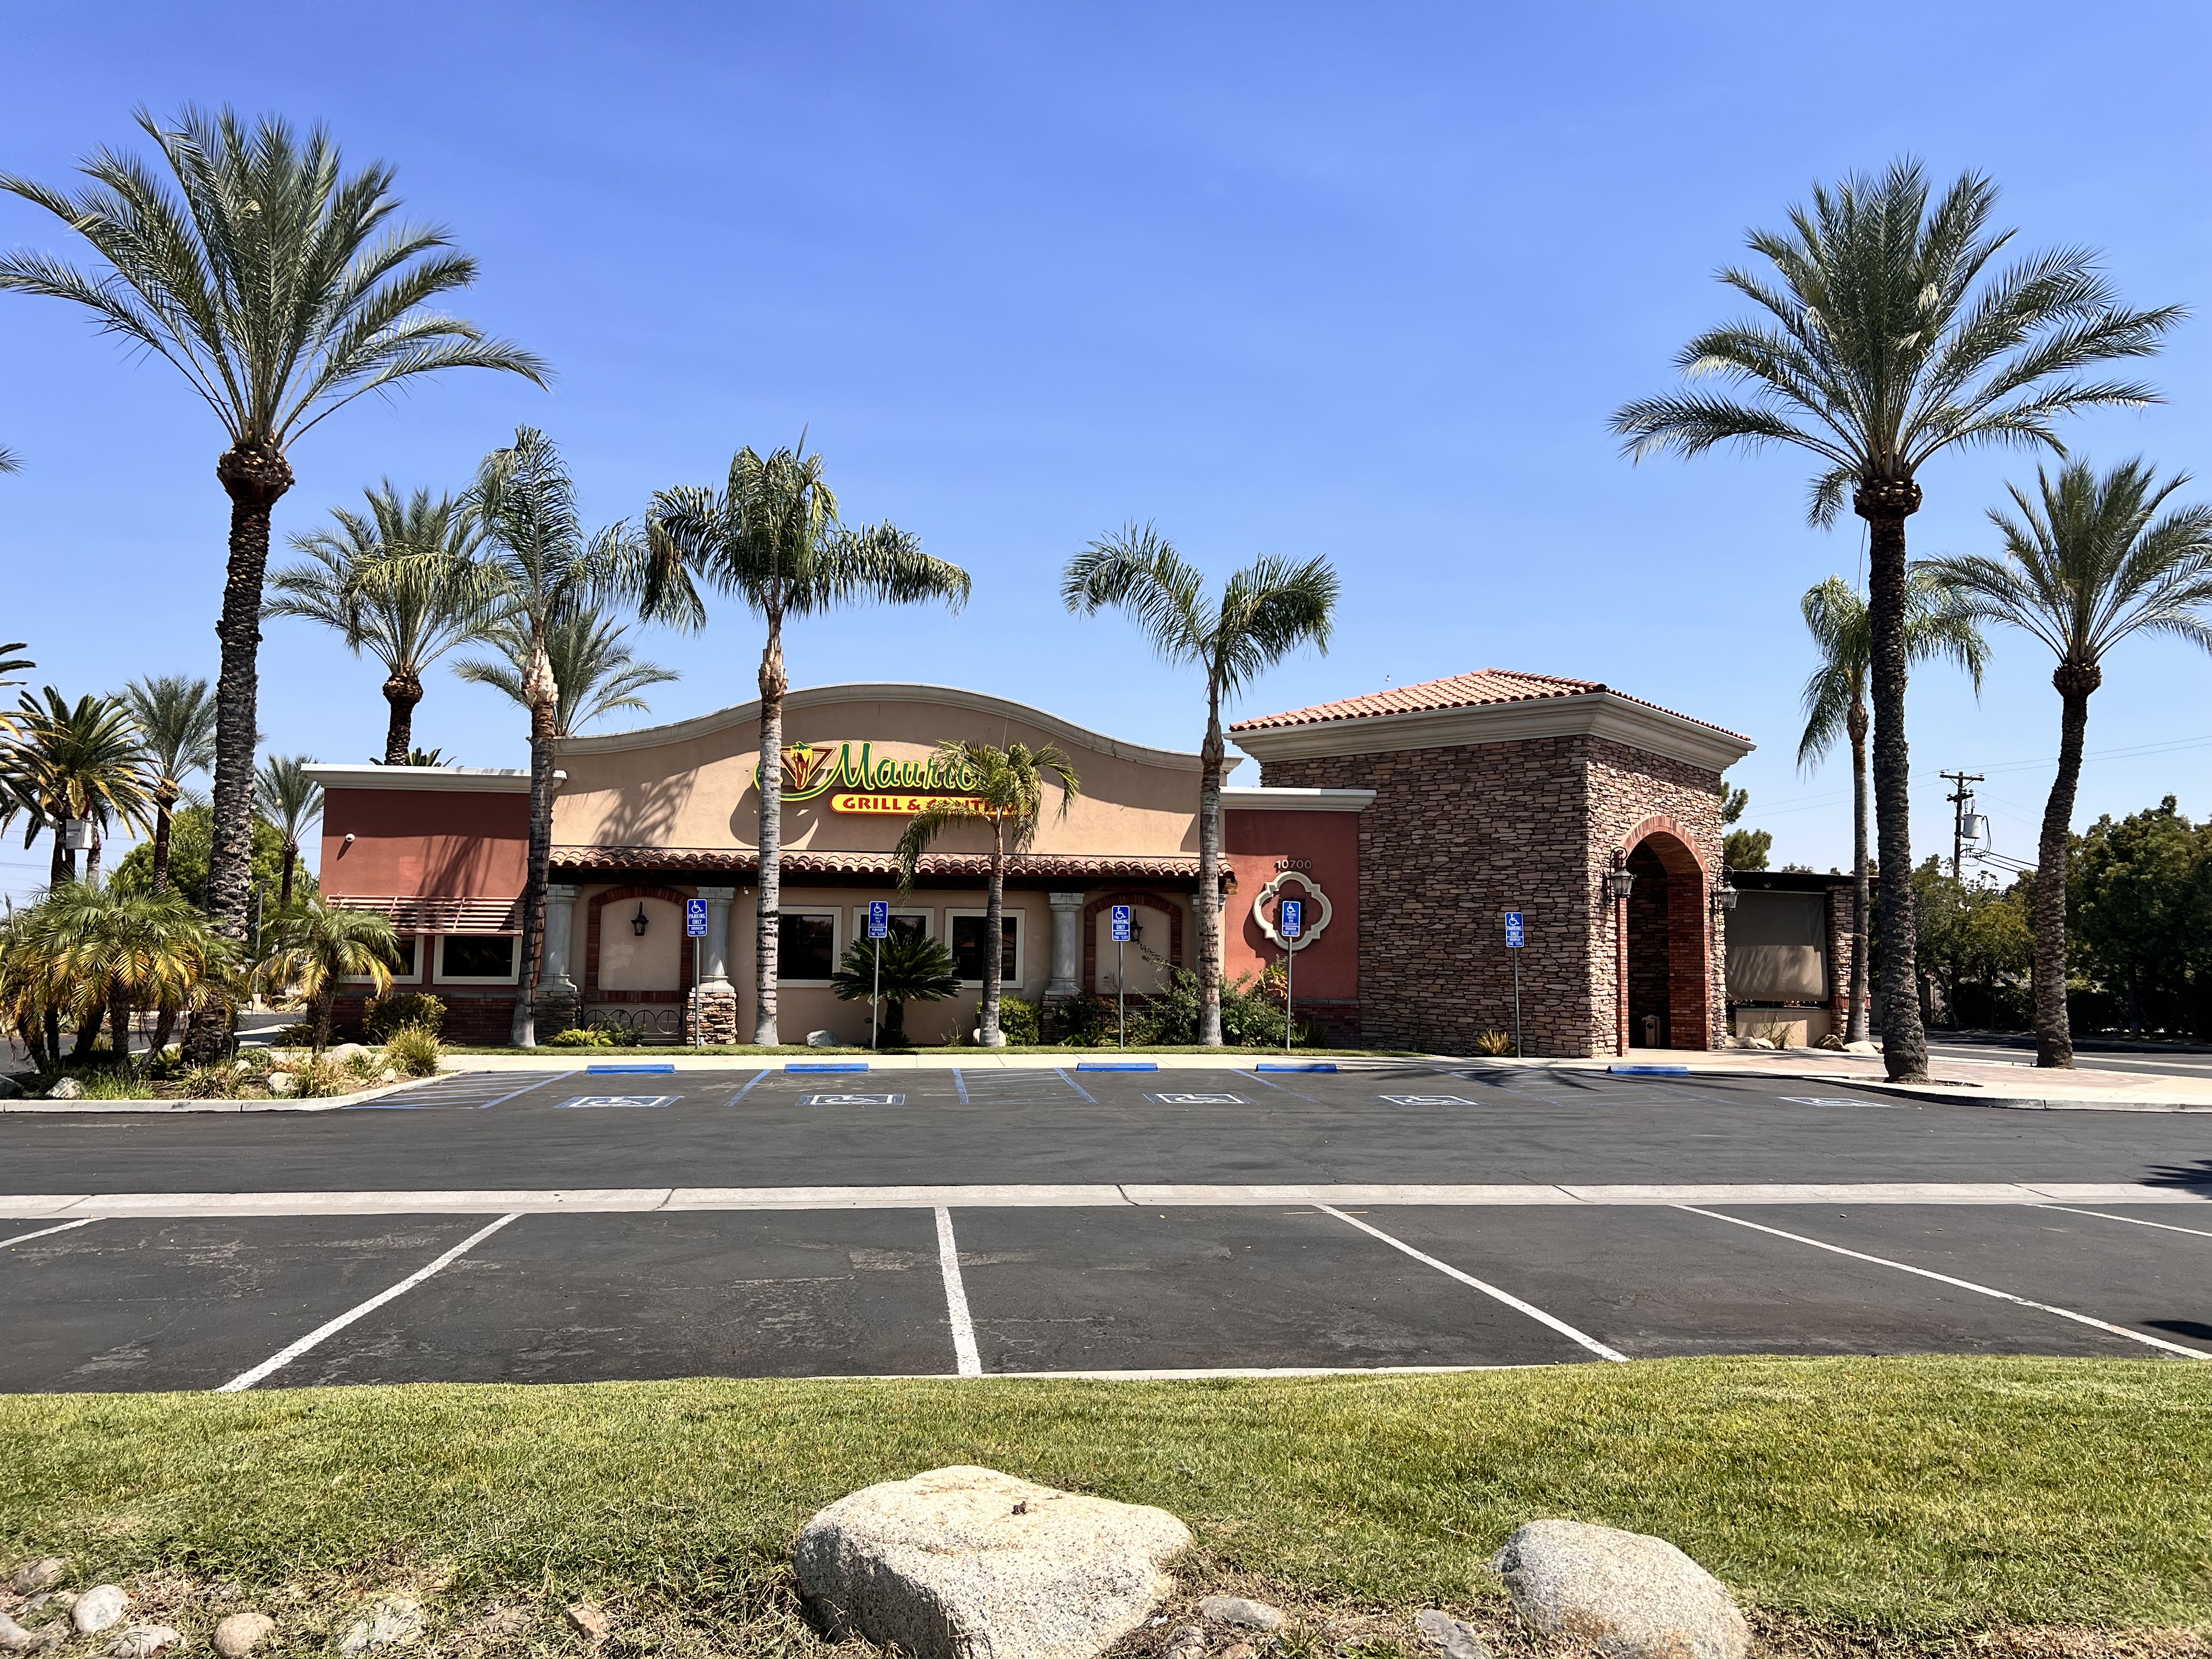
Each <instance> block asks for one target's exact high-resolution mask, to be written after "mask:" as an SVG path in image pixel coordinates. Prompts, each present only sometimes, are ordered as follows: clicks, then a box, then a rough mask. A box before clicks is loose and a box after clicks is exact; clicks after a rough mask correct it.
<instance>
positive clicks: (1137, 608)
mask: <svg viewBox="0 0 2212 1659" xmlns="http://www.w3.org/2000/svg"><path fill="white" fill-rule="evenodd" d="M1339 592H1340V587H1339V584H1338V582H1337V577H1336V572H1335V571H1334V569H1333V568H1331V567H1330V565H1329V563H1328V561H1327V560H1326V559H1309V560H1307V561H1306V562H1304V564H1293V563H1291V562H1290V561H1288V560H1287V559H1272V558H1261V559H1255V561H1253V562H1252V563H1250V564H1249V565H1247V566H1245V567H1244V568H1243V569H1242V570H1239V571H1237V573H1236V574H1234V575H1232V576H1231V577H1230V578H1229V580H1227V581H1226V582H1225V583H1224V584H1223V585H1222V589H1221V598H1220V600H1219V602H1218V604H1209V603H1208V602H1207V600H1206V579H1205V578H1204V577H1203V576H1201V575H1200V574H1199V573H1198V572H1197V571H1196V570H1195V569H1194V568H1192V567H1191V566H1190V565H1188V563H1186V562H1184V560H1183V558H1182V555H1181V554H1179V553H1177V552H1176V550H1175V548H1174V546H1173V544H1170V542H1169V541H1168V540H1167V539H1166V538H1164V537H1163V536H1161V535H1160V534H1158V532H1156V531H1154V530H1153V528H1152V526H1150V525H1145V526H1141V527H1139V526H1137V525H1133V524H1131V525H1127V526H1123V527H1122V530H1121V533H1120V534H1119V535H1117V536H1112V537H1109V538H1106V539H1105V540H1103V541H1096V542H1093V543H1091V545H1090V546H1088V547H1087V548H1085V549H1084V550H1083V551H1082V552H1080V553H1079V554H1077V555H1076V556H1074V557H1073V558H1072V559H1070V560H1069V561H1068V562H1067V568H1066V570H1065V571H1064V572H1063V573H1062V574H1061V577H1060V598H1061V599H1063V600H1065V601H1066V605H1067V608H1068V609H1069V610H1070V611H1080V612H1081V613H1082V614H1084V615H1085V616H1095V615H1097V612H1098V611H1100V609H1102V608H1103V607H1104V606H1107V605H1112V606H1115V607H1116V608H1118V609H1120V610H1121V611H1126V612H1127V613H1128V617H1129V619H1130V620H1131V621H1132V622H1133V623H1136V625H1137V627H1138V629H1139V630H1140V631H1141V632H1142V633H1143V634H1144V635H1146V638H1147V639H1149V640H1150V641H1151V642H1152V649H1153V650H1154V651H1155V652H1156V653H1158V655H1159V656H1160V658H1161V659H1163V660H1164V661H1166V662H1169V663H1173V664H1176V665H1182V664H1186V663H1188V664H1194V665H1197V666H1198V667H1199V668H1200V670H1201V671H1203V672H1204V673H1205V675H1206V741H1205V743H1204V744H1202V745H1201V746H1200V750H1199V762H1200V772H1199V786H1198V892H1199V898H1198V906H1197V908H1198V979H1199V997H1200V1003H1199V1036H1198V1040H1199V1041H1200V1042H1201V1043H1204V1044H1205V1045H1206V1046H1207V1047H1208V1048H1218V1047H1219V1046H1220V1044H1221V907H1222V902H1223V901H1222V894H1221V784H1222V779H1223V778H1224V777H1225V775H1227V772H1228V767H1227V765H1226V762H1227V759H1228V746H1227V744H1226V743H1225V740H1224V738H1223V733H1222V727H1221V711H1222V707H1223V705H1224V704H1225V703H1227V702H1229V701H1230V700H1231V698H1233V697H1235V696H1237V694H1238V693H1239V692H1241V691H1243V690H1244V689H1245V688H1246V687H1247V686H1249V685H1250V684H1252V682H1253V681H1254V680H1255V679H1257V678H1259V677H1260V676H1261V674H1263V673H1265V672H1266V671H1267V670H1268V669H1270V668H1273V666H1274V665H1276V664H1277V663H1279V662H1280V661H1282V659H1284V658H1285V657H1287V656H1288V655H1290V653H1291V652H1292V651H1295V650H1296V649H1297V647H1300V646H1302V645H1305V644H1308V643H1311V644H1312V645H1313V646H1314V647H1315V648H1316V649H1317V650H1319V651H1320V652H1321V653H1322V654H1323V655H1326V654H1328V639H1329V633H1330V630H1331V629H1333V628H1334V625H1335V620H1336V601H1337V595H1338V593H1339Z"/></svg>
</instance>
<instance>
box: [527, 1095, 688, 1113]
mask: <svg viewBox="0 0 2212 1659" xmlns="http://www.w3.org/2000/svg"><path fill="white" fill-rule="evenodd" d="M682 1098H683V1096H681V1095H578V1096H576V1097H574V1098H573V1099H569V1100H564V1101H562V1102H560V1103H558V1104H557V1105H556V1106H555V1107H554V1108H553V1109H554V1110H555V1111H556V1112H580V1111H589V1110H591V1109H593V1108H595V1107H600V1106H635V1107H652V1106H673V1105H674V1104H675V1103H677V1102H678V1101H679V1100H681V1099H682Z"/></svg>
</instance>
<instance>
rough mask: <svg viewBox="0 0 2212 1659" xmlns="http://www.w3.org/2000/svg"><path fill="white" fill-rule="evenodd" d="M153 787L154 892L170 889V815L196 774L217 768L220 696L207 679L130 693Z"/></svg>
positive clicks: (143, 686)
mask: <svg viewBox="0 0 2212 1659" xmlns="http://www.w3.org/2000/svg"><path fill="white" fill-rule="evenodd" d="M123 701H124V702H125V703H126V704H128V705H129V707H130V709H131V719H133V720H136V721H137V723H138V738H139V746H140V748H141V749H142V750H143V752H144V755H145V760H146V769H147V770H148V772H149V773H150V774H151V775H152V778H153V785H154V888H153V896H155V898H159V897H160V896H161V895H162V894H164V893H166V892H167V891H168V890H169V815H170V814H171V813H173V811H176V809H177V803H178V802H179V800H181V799H184V793H185V783H186V782H187V781H189V780H190V779H191V775H192V774H193V773H195V772H204V771H206V770H208V769H210V767H212V766H213V765H214V764H215V695H214V693H213V692H212V691H211V690H210V689H209V687H208V683H207V682H206V681H205V680H199V679H186V678H185V677H184V676H183V675H182V674H149V675H148V676H147V677H146V678H143V679H137V680H133V681H131V684H129V685H128V686H127V687H125V690H124V693H123Z"/></svg>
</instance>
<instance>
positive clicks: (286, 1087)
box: [269, 1072, 300, 1100]
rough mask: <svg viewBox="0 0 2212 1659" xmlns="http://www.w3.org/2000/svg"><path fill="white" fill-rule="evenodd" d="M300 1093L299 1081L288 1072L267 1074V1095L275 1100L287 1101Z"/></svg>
mask: <svg viewBox="0 0 2212 1659" xmlns="http://www.w3.org/2000/svg"><path fill="white" fill-rule="evenodd" d="M299 1092H300V1079H298V1078H296V1077H295V1076H294V1075H293V1074H292V1073H289V1072H271V1073H269V1093H270V1098H272V1099H275V1100H289V1099H290V1098H291V1097H293V1096H294V1095H296V1094H298V1093H299Z"/></svg>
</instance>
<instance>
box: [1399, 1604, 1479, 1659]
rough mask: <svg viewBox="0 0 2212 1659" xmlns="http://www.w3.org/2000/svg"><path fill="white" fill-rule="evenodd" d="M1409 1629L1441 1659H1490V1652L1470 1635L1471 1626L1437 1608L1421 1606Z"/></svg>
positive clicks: (1477, 1639)
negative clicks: (1439, 1654) (1417, 1633)
mask: <svg viewBox="0 0 2212 1659" xmlns="http://www.w3.org/2000/svg"><path fill="white" fill-rule="evenodd" d="M1413 1628H1414V1629H1415V1630H1417V1631H1419V1632H1420V1633H1421V1640H1423V1641H1424V1642H1425V1643H1427V1644H1429V1645H1430V1646H1431V1647H1432V1648H1434V1649H1435V1650H1437V1652H1438V1653H1441V1654H1442V1655H1443V1656H1444V1659H1491V1655H1490V1649H1489V1648H1488V1646H1487V1645H1486V1644H1485V1643H1484V1642H1483V1639H1482V1638H1480V1636H1477V1635H1476V1634H1475V1633H1474V1626H1472V1625H1470V1624H1468V1623H1467V1622H1466V1621H1464V1620H1459V1619H1455V1618H1453V1617H1452V1616H1451V1614H1449V1613H1446V1612H1444V1611H1443V1609H1442V1608H1441V1607H1423V1608H1422V1609H1421V1610H1420V1611H1419V1613H1415V1614H1414V1615H1413Z"/></svg>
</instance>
